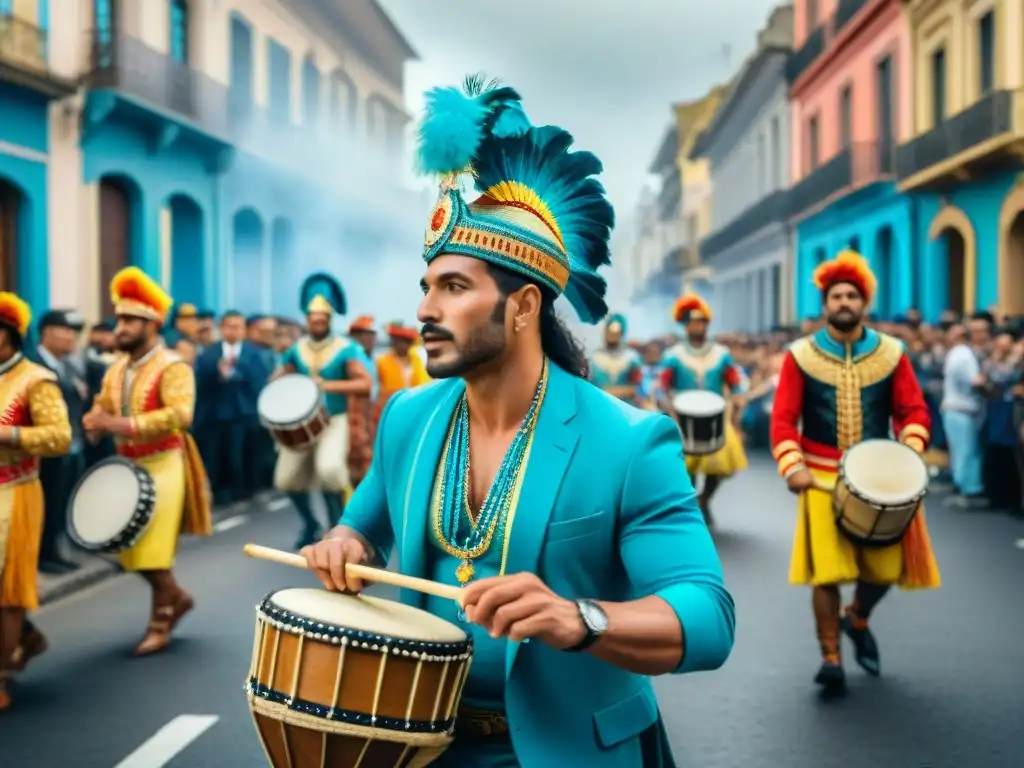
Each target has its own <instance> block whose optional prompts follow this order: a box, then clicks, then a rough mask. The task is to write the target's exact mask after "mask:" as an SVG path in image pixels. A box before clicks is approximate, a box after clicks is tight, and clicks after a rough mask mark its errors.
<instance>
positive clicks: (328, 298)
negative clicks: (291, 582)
mask: <svg viewBox="0 0 1024 768" xmlns="http://www.w3.org/2000/svg"><path fill="white" fill-rule="evenodd" d="M300 302H301V306H302V308H303V311H305V313H306V331H307V333H306V335H305V336H303V337H302V338H301V339H299V340H298V341H297V342H295V344H293V345H292V346H291V347H290V348H289V349H288V350H287V351H286V352H285V353H284V355H283V357H282V358H281V366H280V368H279V369H278V371H277V373H276V374H275V378H274V381H272V382H271V383H270V384H269V385H268V386H267V388H266V389H265V390H264V391H263V392H262V393H260V397H259V401H258V403H257V410H258V411H259V415H260V420H261V421H262V422H263V424H264V425H266V426H267V428H268V429H269V430H270V432H271V434H273V435H274V438H275V440H276V441H277V444H278V448H279V452H278V458H277V466H276V467H275V470H274V487H275V488H277V489H278V490H282V491H286V492H287V493H288V496H289V497H290V498H291V500H292V504H294V505H295V509H296V510H298V513H299V515H300V516H301V518H302V522H303V525H304V530H303V532H302V536H301V537H300V539H299V541H298V543H297V546H298V547H303V546H305V545H306V544H309V543H310V542H312V541H316V539H317V538H318V537H319V536H320V533H321V530H322V527H321V526H320V525H318V524H317V523H316V520H315V518H314V517H313V508H312V505H311V503H310V497H309V494H310V493H311V492H314V491H317V492H321V493H322V494H323V498H324V501H325V502H326V505H327V513H328V516H329V517H330V520H328V521H327V527H328V528H329V527H331V526H332V525H334V523H336V522H337V521H338V519H339V518H340V517H341V511H342V509H343V508H344V503H343V495H344V493H345V492H346V491H347V490H348V488H349V485H350V482H351V473H350V468H349V461H350V460H351V459H353V458H356V459H357V460H361V456H362V453H361V452H362V451H363V449H364V448H365V446H364V445H363V441H365V440H368V439H369V432H368V425H367V424H365V423H364V424H362V425H361V429H360V430H357V431H356V432H355V433H350V429H349V418H348V397H350V396H352V395H359V396H363V397H368V396H369V395H370V392H371V390H372V389H373V379H372V377H371V375H370V372H369V370H368V369H367V365H366V355H365V353H364V352H363V351H362V349H361V348H360V347H359V345H358V344H356V343H355V342H354V341H352V340H351V339H348V338H345V337H343V336H335V335H332V334H331V321H332V320H333V318H334V315H335V313H337V314H338V315H344V314H345V311H346V304H345V293H344V291H343V290H342V288H341V285H340V284H339V283H338V281H337V280H335V279H334V278H333V277H331V276H330V275H327V274H324V273H317V274H313V275H310V276H309V277H308V278H306V280H305V282H304V283H303V284H302V290H301V292H300ZM354 437H358V438H359V440H352V439H350V438H354Z"/></svg>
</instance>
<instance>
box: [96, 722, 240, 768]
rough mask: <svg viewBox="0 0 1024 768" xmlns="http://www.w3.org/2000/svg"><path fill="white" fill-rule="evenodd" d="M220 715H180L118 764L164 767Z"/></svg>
mask: <svg viewBox="0 0 1024 768" xmlns="http://www.w3.org/2000/svg"><path fill="white" fill-rule="evenodd" d="M219 719H220V718H219V717H217V716H216V715H178V717H176V718H174V719H173V720H171V722H169V723H168V724H167V725H165V726H164V727H163V728H161V729H160V730H159V731H157V732H156V733H155V734H153V736H152V737H151V738H150V739H149V741H147V742H146V743H145V744H143V745H142V746H141V747H139V748H138V749H136V750H135V751H134V752H132V753H131V754H130V755H128V757H126V758H125V759H124V760H122V761H121V762H120V763H118V764H117V765H116V766H115V767H114V768H161V766H164V765H167V764H168V763H169V762H171V760H173V759H174V758H175V757H176V756H177V755H178V754H179V753H180V752H181V751H182V750H183V749H185V747H187V746H188V745H189V744H191V743H192V742H193V741H195V740H196V739H198V738H199V737H200V736H202V735H203V734H204V733H206V732H207V731H208V730H209V729H210V728H212V727H213V724H214V723H216V722H217V721H218V720H219Z"/></svg>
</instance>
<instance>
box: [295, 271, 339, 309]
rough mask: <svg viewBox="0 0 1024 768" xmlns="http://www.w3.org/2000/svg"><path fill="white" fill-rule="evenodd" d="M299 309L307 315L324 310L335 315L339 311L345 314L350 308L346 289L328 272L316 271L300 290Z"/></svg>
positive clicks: (303, 283)
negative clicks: (346, 299)
mask: <svg viewBox="0 0 1024 768" xmlns="http://www.w3.org/2000/svg"><path fill="white" fill-rule="evenodd" d="M299 309H300V310H302V311H303V312H305V313H306V314H307V315H309V314H312V313H314V312H322V313H323V314H325V315H333V314H334V313H335V312H337V313H338V314H339V315H344V314H345V312H346V311H347V310H348V307H347V306H346V304H345V291H343V290H342V288H341V283H339V282H338V281H337V280H335V279H334V278H333V277H331V276H330V275H328V274H327V273H326V272H316V273H314V274H312V275H310V276H309V277H307V278H306V279H305V280H304V281H303V282H302V288H301V289H300V291H299Z"/></svg>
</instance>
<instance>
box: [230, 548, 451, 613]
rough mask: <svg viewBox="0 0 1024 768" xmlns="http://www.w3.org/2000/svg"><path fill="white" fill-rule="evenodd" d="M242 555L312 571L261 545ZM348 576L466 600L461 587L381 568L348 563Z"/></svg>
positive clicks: (303, 560) (296, 559) (299, 560)
mask: <svg viewBox="0 0 1024 768" xmlns="http://www.w3.org/2000/svg"><path fill="white" fill-rule="evenodd" d="M242 551H243V552H244V553H245V554H247V555H248V556H249V557H255V558H257V559H258V560H268V561H270V562H272V563H279V564H281V565H290V566H292V567H293V568H305V569H306V570H309V566H308V565H307V564H306V558H304V557H302V555H296V554H293V553H291V552H283V551H281V550H280V549H272V548H270V547H261V546H260V545H259V544H246V545H245V546H244V547H243V548H242ZM345 572H346V573H347V574H348V575H349V576H355V577H356V578H359V579H363V580H365V581H372V582H374V583H376V584H389V585H391V586H392V587H399V588H400V589H411V590H414V591H416V592H422V593H423V594H425V595H433V596H434V597H444V598H447V599H448V600H454V601H455V602H456V603H458V604H459V605H462V601H463V598H464V596H465V592H464V591H463V590H462V589H460V588H459V587H453V586H451V585H449V584H440V583H438V582H436V581H430V580H429V579H420V578H417V577H416V576H403V575H402V574H400V573H392V572H391V571H385V570H383V569H381V568H371V567H370V566H368V565H359V564H358V563H348V564H346V566H345Z"/></svg>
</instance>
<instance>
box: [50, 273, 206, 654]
mask: <svg viewBox="0 0 1024 768" xmlns="http://www.w3.org/2000/svg"><path fill="white" fill-rule="evenodd" d="M110 292H111V297H112V299H113V302H114V311H115V313H116V314H117V326H116V328H115V339H116V341H117V346H118V349H119V350H120V351H121V352H124V353H126V354H124V355H122V356H120V357H119V358H118V359H117V360H115V361H114V363H113V364H112V365H111V366H110V368H108V369H107V373H106V375H105V376H104V377H103V386H102V389H101V391H100V393H99V395H98V396H97V398H96V401H95V403H94V405H93V408H92V410H91V411H89V413H87V414H86V415H85V418H84V419H83V420H82V425H83V426H84V427H85V431H86V436H87V437H88V438H89V439H90V440H91V441H96V440H98V439H101V438H102V437H104V436H106V435H112V436H113V437H114V442H115V446H116V449H117V454H118V456H120V457H121V458H122V459H125V460H128V461H130V462H131V463H132V464H134V465H135V467H136V469H135V471H133V472H129V471H126V467H125V466H124V462H123V461H122V462H117V461H112V462H104V463H100V464H97V465H95V466H94V467H92V468H91V469H90V471H89V473H87V474H86V476H84V477H83V478H82V480H81V481H80V482H79V484H78V487H77V489H76V493H75V494H74V495H73V496H72V499H71V502H70V503H71V514H72V524H73V526H74V530H75V532H76V533H75V538H76V539H78V540H79V541H80V542H86V543H90V542H91V548H93V549H97V550H103V551H106V552H112V553H117V554H118V559H119V560H120V563H121V566H122V567H123V568H124V569H125V570H126V571H134V572H136V573H139V574H140V575H141V576H142V577H143V578H144V579H145V580H146V581H147V582H148V583H149V585H150V587H151V588H152V590H153V607H152V615H151V617H150V621H149V626H148V628H147V630H146V635H145V637H144V638H143V640H142V642H140V643H139V645H138V646H137V647H136V649H135V653H136V654H137V655H139V656H143V655H148V654H151V653H155V652H157V651H160V650H163V649H164V648H165V647H167V645H168V644H169V643H170V641H171V632H172V631H173V630H174V628H175V626H177V624H178V622H179V621H181V619H182V617H183V616H184V615H185V614H186V613H188V612H189V611H191V610H192V608H193V605H194V602H193V599H192V597H191V595H189V594H188V593H187V592H186V591H185V590H184V589H182V587H181V586H180V585H179V584H178V582H177V580H176V579H175V577H174V573H173V571H172V568H173V565H174V557H175V554H176V552H177V547H178V534H179V533H191V534H196V535H205V536H209V535H210V534H212V532H213V530H212V517H211V512H210V504H211V499H210V488H209V482H208V481H207V478H206V470H205V469H204V468H203V463H202V460H201V459H200V458H199V450H198V448H197V447H196V444H195V441H194V440H193V439H192V436H191V435H190V434H189V431H188V430H189V427H190V426H191V425H192V413H193V410H194V408H195V392H196V385H195V376H194V374H193V372H192V368H191V366H189V365H188V364H187V363H185V362H184V361H183V360H182V359H181V358H180V357H179V356H178V355H177V354H175V353H174V352H171V351H169V350H168V349H167V348H166V347H165V346H164V345H163V342H162V341H161V340H160V328H161V327H162V326H163V324H164V322H165V321H166V319H167V312H168V311H169V310H170V308H171V304H172V302H173V300H172V299H171V297H170V296H168V295H167V294H166V293H165V292H164V290H163V289H162V288H161V287H160V286H159V285H157V283H156V282H155V281H154V280H153V279H152V278H150V277H149V276H148V275H147V274H146V273H144V272H143V271H142V270H140V269H138V268H137V267H128V268H127V269H124V270H121V271H120V272H118V273H117V275H115V276H114V280H113V281H112V283H111V285H110ZM104 495H105V496H106V497H105V498H104ZM101 499H102V501H101Z"/></svg>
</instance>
